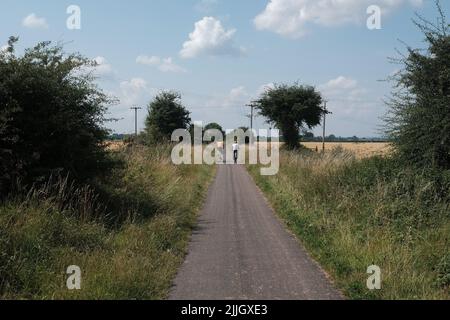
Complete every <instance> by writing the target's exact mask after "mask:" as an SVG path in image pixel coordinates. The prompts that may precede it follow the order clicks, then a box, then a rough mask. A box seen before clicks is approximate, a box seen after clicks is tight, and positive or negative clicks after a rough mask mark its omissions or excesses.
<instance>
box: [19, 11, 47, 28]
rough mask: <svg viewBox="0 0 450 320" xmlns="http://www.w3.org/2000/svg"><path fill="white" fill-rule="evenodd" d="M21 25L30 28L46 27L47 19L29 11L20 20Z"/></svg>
mask: <svg viewBox="0 0 450 320" xmlns="http://www.w3.org/2000/svg"><path fill="white" fill-rule="evenodd" d="M22 25H23V26H24V27H26V28H31V29H48V23H47V20H45V18H41V17H38V16H37V15H36V14H35V13H31V14H29V15H28V16H26V17H25V18H24V19H23V21H22Z"/></svg>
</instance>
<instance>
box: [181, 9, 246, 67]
mask: <svg viewBox="0 0 450 320" xmlns="http://www.w3.org/2000/svg"><path fill="white" fill-rule="evenodd" d="M235 33H236V29H230V30H225V28H224V27H223V26H222V23H221V22H220V20H217V19H216V18H213V17H204V18H203V19H202V20H200V21H198V22H196V23H195V28H194V31H193V32H192V33H190V34H189V40H188V41H186V42H185V43H184V44H183V49H182V50H181V51H180V55H181V57H182V58H186V59H188V58H194V57H197V56H199V55H241V54H242V53H243V52H244V49H243V48H239V47H237V46H236V45H235V43H234V40H233V37H234V34H235Z"/></svg>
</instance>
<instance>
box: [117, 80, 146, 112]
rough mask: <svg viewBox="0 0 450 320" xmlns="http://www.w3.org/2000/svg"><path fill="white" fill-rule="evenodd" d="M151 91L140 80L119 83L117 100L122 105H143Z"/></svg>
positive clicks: (143, 81) (144, 82)
mask: <svg viewBox="0 0 450 320" xmlns="http://www.w3.org/2000/svg"><path fill="white" fill-rule="evenodd" d="M153 93H154V92H153V89H152V88H150V87H149V85H148V83H147V81H145V80H144V79H142V78H132V79H130V80H126V81H122V82H121V83H120V94H119V100H120V102H121V104H122V105H125V106H132V105H134V104H138V103H143V99H145V98H146V97H148V96H150V95H152V94H153Z"/></svg>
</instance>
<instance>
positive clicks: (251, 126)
mask: <svg viewBox="0 0 450 320" xmlns="http://www.w3.org/2000/svg"><path fill="white" fill-rule="evenodd" d="M246 106H247V107H250V108H251V112H250V116H249V118H250V130H251V131H252V132H253V117H254V110H255V107H256V103H255V102H252V103H250V104H247V105H246Z"/></svg>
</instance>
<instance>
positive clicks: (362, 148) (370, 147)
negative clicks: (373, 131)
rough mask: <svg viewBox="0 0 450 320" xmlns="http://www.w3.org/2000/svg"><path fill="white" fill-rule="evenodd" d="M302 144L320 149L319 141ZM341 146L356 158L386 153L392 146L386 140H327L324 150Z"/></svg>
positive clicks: (312, 148) (313, 148)
mask: <svg viewBox="0 0 450 320" xmlns="http://www.w3.org/2000/svg"><path fill="white" fill-rule="evenodd" d="M302 145H304V146H305V147H307V148H308V149H311V150H319V151H321V150H322V143H321V142H303V143H302ZM336 148H342V149H344V150H346V151H350V152H352V153H354V154H355V155H356V157H357V158H369V157H372V156H378V155H386V154H389V153H390V152H391V151H392V146H391V144H390V143H387V142H327V143H326V144H325V150H326V151H331V150H333V149H336Z"/></svg>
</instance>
